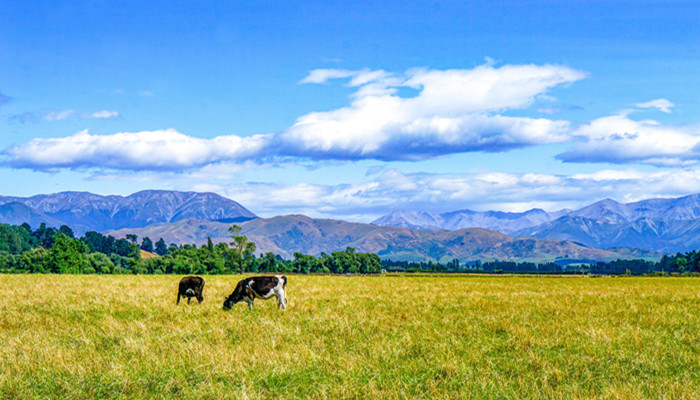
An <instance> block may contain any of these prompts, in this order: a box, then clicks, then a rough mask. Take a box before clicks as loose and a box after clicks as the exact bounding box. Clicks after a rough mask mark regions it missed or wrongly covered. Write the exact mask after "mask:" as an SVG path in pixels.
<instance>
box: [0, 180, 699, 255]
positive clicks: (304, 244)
mask: <svg viewBox="0 0 700 400" xmlns="http://www.w3.org/2000/svg"><path fill="white" fill-rule="evenodd" d="M0 222H4V223H9V224H15V225H19V224H22V223H23V222H27V223H29V224H30V226H32V227H33V228H36V227H38V226H39V224H40V223H42V222H44V223H46V224H48V225H50V226H54V227H58V226H60V225H63V224H65V225H68V226H70V227H71V228H73V230H74V231H75V233H76V234H78V235H82V234H83V233H84V232H86V231H88V230H95V231H98V232H103V233H110V232H111V233H113V234H114V235H125V234H126V233H134V234H137V235H139V236H140V237H144V236H149V237H151V238H152V239H153V240H157V239H159V238H161V237H162V238H163V239H164V240H166V242H167V243H177V244H182V243H196V244H201V243H203V242H206V239H207V237H211V238H212V239H215V240H217V241H224V240H229V234H228V227H229V226H230V225H231V224H232V223H237V224H239V225H241V226H242V227H243V228H244V230H243V233H244V234H245V235H247V236H249V237H250V238H251V239H253V240H254V241H255V242H256V243H257V244H258V248H259V249H260V250H263V251H272V252H274V253H277V254H281V255H284V256H288V257H290V256H292V255H293V254H294V252H301V253H306V254H319V253H321V252H331V251H336V250H343V249H345V247H347V246H350V247H354V248H356V249H358V251H370V252H374V253H377V254H380V255H381V256H383V257H391V258H394V259H406V260H418V259H432V260H446V259H451V258H459V259H460V260H476V259H481V260H487V259H495V258H498V259H519V260H522V259H530V260H551V259H557V258H570V259H575V258H581V259H592V260H607V259H610V258H616V257H621V258H627V257H633V256H634V257H654V256H655V253H654V252H665V253H675V252H686V251H691V250H696V249H699V248H700V195H691V196H685V197H680V198H675V199H651V200H645V201H639V202H634V203H627V204H623V203H618V202H616V201H613V200H609V199H607V200H602V201H599V202H596V203H594V204H591V205H589V206H587V207H584V208H581V209H579V210H562V211H558V212H555V213H548V212H546V211H544V210H540V209H533V210H529V211H526V212H523V213H508V212H499V211H485V212H477V211H471V210H458V211H453V212H449V213H442V214H433V213H429V212H424V211H399V212H394V213H391V214H389V215H386V216H384V217H382V218H379V219H377V220H376V221H374V222H373V223H372V224H360V223H352V222H345V221H338V220H330V219H313V218H308V217H305V216H302V215H287V216H279V217H274V218H265V219H263V218H258V217H257V216H256V215H255V214H254V213H253V212H251V211H250V210H248V209H246V208H245V207H243V206H242V205H241V204H239V203H237V202H235V201H233V200H231V199H227V198H225V197H222V196H219V195H217V194H214V193H197V192H178V191H168V190H147V191H142V192H138V193H134V194H132V195H129V196H116V195H111V196H101V195H96V194H92V193H87V192H62V193H56V194H42V195H37V196H32V197H9V196H0ZM499 232H501V233H499ZM600 249H608V250H600ZM625 249H642V250H625Z"/></svg>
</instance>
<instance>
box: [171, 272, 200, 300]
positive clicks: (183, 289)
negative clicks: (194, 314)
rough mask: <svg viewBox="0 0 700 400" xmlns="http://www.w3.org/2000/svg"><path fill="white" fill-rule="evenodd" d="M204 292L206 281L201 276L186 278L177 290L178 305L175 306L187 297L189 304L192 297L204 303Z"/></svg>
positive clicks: (181, 281)
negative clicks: (182, 298) (181, 298)
mask: <svg viewBox="0 0 700 400" xmlns="http://www.w3.org/2000/svg"><path fill="white" fill-rule="evenodd" d="M203 290H204V279H202V278H200V277H199V276H186V277H184V278H182V279H181V280H180V286H179V287H178V289H177V303H175V304H180V297H187V304H190V300H192V297H195V298H196V299H197V301H198V302H200V303H201V302H202V301H204V297H203V296H202V291H203Z"/></svg>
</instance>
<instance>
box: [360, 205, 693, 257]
mask: <svg viewBox="0 0 700 400" xmlns="http://www.w3.org/2000/svg"><path fill="white" fill-rule="evenodd" d="M373 223H374V224H378V225H384V226H386V225H393V226H410V227H413V228H416V229H459V228H466V227H474V226H480V227H485V228H489V229H493V230H497V231H500V232H505V233H509V234H512V235H514V236H531V237H537V238H553V239H560V240H570V241H575V242H578V243H581V244H584V245H586V246H590V247H597V248H612V247H629V248H641V249H647V250H652V251H659V252H672V253H675V252H685V251H690V250H696V249H698V248H700V194H695V195H690V196H684V197H680V198H674V199H650V200H644V201H638V202H634V203H627V204H623V203H618V202H616V201H614V200H610V199H606V200H602V201H599V202H596V203H593V204H591V205H589V206H586V207H584V208H581V209H579V210H573V211H572V210H562V211H559V212H556V213H551V214H550V213H547V212H545V211H543V210H539V209H533V210H529V211H526V212H524V213H502V212H494V211H487V212H475V211H470V210H461V211H455V212H451V213H444V214H437V215H434V214H429V213H423V212H407V211H403V212H397V213H392V214H389V215H386V216H384V217H382V218H379V219H377V220H376V221H374V222H373Z"/></svg>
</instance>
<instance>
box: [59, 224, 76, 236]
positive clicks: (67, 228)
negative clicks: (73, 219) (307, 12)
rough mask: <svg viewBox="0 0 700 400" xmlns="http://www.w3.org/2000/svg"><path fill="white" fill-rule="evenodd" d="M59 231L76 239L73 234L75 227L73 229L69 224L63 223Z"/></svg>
mask: <svg viewBox="0 0 700 400" xmlns="http://www.w3.org/2000/svg"><path fill="white" fill-rule="evenodd" d="M58 231H59V232H61V233H62V234H64V235H66V236H68V237H69V238H71V239H75V235H74V234H73V229H71V228H70V226H68V225H61V226H60V227H59V228H58Z"/></svg>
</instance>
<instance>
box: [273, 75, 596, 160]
mask: <svg viewBox="0 0 700 400" xmlns="http://www.w3.org/2000/svg"><path fill="white" fill-rule="evenodd" d="M585 76H586V74H585V73H583V72H580V71H576V70H573V69H570V68H567V67H562V66H553V65H545V66H536V65H515V66H508V65H507V66H503V67H500V68H494V67H492V66H490V65H483V66H480V67H477V68H474V69H471V70H446V71H437V70H427V69H415V70H410V71H408V72H406V73H405V74H403V75H401V76H398V75H391V74H388V73H386V72H385V71H367V70H363V71H348V70H328V69H324V70H315V71H312V72H311V74H309V76H307V77H306V78H305V79H304V80H302V82H303V83H322V82H326V81H327V80H329V79H337V78H352V79H351V81H350V85H351V86H358V90H357V92H356V93H355V94H354V95H353V100H352V102H351V104H350V105H349V106H347V107H343V108H340V109H336V110H332V111H327V112H316V113H310V114H307V115H304V116H302V117H300V118H299V119H297V121H296V123H295V124H294V125H293V126H292V127H291V128H289V129H287V130H285V131H283V132H281V133H280V134H279V135H278V137H277V139H278V140H277V141H278V142H279V143H281V145H282V147H283V148H284V149H285V150H284V151H283V152H286V153H287V154H288V155H293V156H307V157H312V158H340V159H359V158H376V159H383V160H398V159H406V160H412V159H424V158H429V157H435V156H438V155H442V154H449V153H455V152H468V151H505V150H509V149H512V148H519V147H525V146H531V145H537V144H545V143H556V142H563V141H566V140H568V139H569V136H568V133H567V132H568V130H569V123H568V122H567V121H552V120H548V119H541V118H526V117H508V116H503V115H499V114H494V113H500V112H502V111H505V110H509V109H518V108H524V107H527V106H529V105H530V104H532V103H533V102H534V101H535V99H536V98H537V97H538V96H540V95H543V94H545V93H546V92H547V90H549V89H551V88H552V87H555V86H557V85H561V84H564V83H571V82H575V81H577V80H580V79H583V78H584V77H585ZM401 88H408V89H413V90H415V91H416V95H415V96H413V97H401V96H399V95H398V94H397V93H398V89H401Z"/></svg>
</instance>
